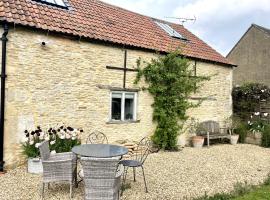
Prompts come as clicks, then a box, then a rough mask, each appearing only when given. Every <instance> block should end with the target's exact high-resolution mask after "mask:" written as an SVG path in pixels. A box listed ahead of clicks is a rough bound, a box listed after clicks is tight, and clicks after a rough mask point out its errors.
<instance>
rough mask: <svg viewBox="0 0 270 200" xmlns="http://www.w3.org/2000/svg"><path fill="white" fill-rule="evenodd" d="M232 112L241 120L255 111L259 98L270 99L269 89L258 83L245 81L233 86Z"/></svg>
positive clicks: (247, 117)
mask: <svg viewBox="0 0 270 200" xmlns="http://www.w3.org/2000/svg"><path fill="white" fill-rule="evenodd" d="M232 98H233V112H234V113H235V114H237V115H238V116H239V117H240V118H242V119H243V120H247V119H249V117H250V113H253V112H255V111H256V109H257V108H258V107H259V103H260V101H261V100H266V101H267V100H269V99H270V89H269V88H268V86H266V85H263V84H260V83H246V84H243V85H242V86H237V87H234V88H233V92H232Z"/></svg>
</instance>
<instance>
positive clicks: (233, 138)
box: [231, 135, 239, 145]
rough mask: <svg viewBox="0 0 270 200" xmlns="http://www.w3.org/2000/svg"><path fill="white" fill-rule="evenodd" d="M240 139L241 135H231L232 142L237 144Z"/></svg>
mask: <svg viewBox="0 0 270 200" xmlns="http://www.w3.org/2000/svg"><path fill="white" fill-rule="evenodd" d="M238 139H239V135H231V144H232V145H236V144H237V142H238Z"/></svg>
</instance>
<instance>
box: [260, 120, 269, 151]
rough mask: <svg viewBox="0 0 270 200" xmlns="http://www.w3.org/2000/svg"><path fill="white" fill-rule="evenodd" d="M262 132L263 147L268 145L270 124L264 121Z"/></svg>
mask: <svg viewBox="0 0 270 200" xmlns="http://www.w3.org/2000/svg"><path fill="white" fill-rule="evenodd" d="M261 133H262V144H261V146H263V147H267V148H269V147H270V124H268V123H265V124H264V128H263V130H262V131H261Z"/></svg>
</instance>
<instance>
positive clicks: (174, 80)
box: [135, 52, 210, 150]
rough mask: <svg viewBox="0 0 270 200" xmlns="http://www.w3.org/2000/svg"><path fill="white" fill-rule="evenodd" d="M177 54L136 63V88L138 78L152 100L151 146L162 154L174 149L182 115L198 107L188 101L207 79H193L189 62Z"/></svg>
mask: <svg viewBox="0 0 270 200" xmlns="http://www.w3.org/2000/svg"><path fill="white" fill-rule="evenodd" d="M179 55H180V54H179V52H172V53H170V54H168V55H165V56H159V57H158V58H157V59H152V60H151V61H150V62H143V64H144V65H145V66H144V67H143V68H141V67H140V66H141V60H138V69H139V72H138V74H137V78H136V80H135V83H136V84H137V83H138V82H139V81H140V80H141V78H142V77H144V79H145V82H146V83H148V87H147V88H145V89H146V90H148V91H149V93H150V94H151V95H152V96H153V97H154V103H153V104H152V107H153V109H154V112H153V120H154V121H155V122H157V128H156V130H155V133H154V135H153V136H152V140H153V142H154V143H155V144H156V145H157V146H158V147H160V148H163V149H166V150H175V149H177V136H178V132H179V130H180V129H182V128H183V125H181V124H180V123H179V121H185V120H187V118H188V116H187V115H186V111H187V110H188V109H189V108H194V107H197V106H198V105H199V103H200V102H199V103H192V102H190V101H189V97H190V95H191V94H192V93H194V92H196V91H197V90H198V89H199V88H200V86H201V84H199V83H201V82H203V81H205V80H209V79H210V77H207V76H196V77H194V71H193V69H192V68H191V64H190V61H189V60H188V59H186V58H183V57H180V56H179Z"/></svg>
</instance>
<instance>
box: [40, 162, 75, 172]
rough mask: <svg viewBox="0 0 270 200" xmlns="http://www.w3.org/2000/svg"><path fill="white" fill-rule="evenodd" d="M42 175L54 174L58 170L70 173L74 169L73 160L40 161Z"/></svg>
mask: <svg viewBox="0 0 270 200" xmlns="http://www.w3.org/2000/svg"><path fill="white" fill-rule="evenodd" d="M42 166H43V170H44V173H45V172H47V173H56V172H58V171H59V170H65V171H72V170H73V169H74V163H73V159H66V160H44V161H42Z"/></svg>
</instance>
